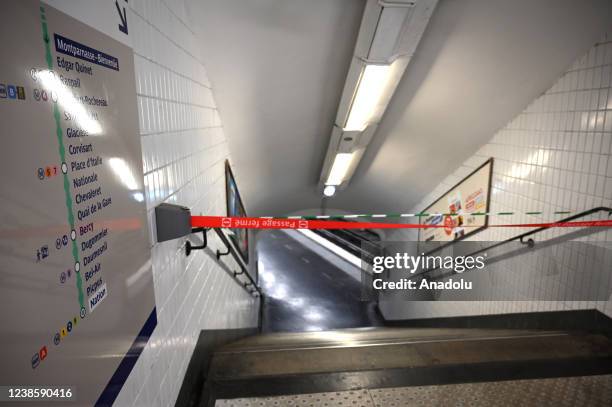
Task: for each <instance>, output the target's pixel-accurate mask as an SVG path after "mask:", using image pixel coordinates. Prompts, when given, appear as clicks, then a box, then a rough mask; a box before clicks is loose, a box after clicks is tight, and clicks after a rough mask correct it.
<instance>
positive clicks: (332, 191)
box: [323, 185, 336, 197]
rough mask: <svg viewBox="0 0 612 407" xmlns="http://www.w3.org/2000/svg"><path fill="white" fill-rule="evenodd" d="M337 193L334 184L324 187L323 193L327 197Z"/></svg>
mask: <svg viewBox="0 0 612 407" xmlns="http://www.w3.org/2000/svg"><path fill="white" fill-rule="evenodd" d="M335 193H336V187H335V186H333V185H327V186H326V187H325V189H323V195H325V196H327V197H330V196H334V194H335Z"/></svg>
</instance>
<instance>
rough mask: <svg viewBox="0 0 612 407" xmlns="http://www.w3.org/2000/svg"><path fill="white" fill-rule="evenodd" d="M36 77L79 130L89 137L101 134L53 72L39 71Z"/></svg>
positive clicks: (94, 122) (99, 128) (82, 107)
mask: <svg viewBox="0 0 612 407" xmlns="http://www.w3.org/2000/svg"><path fill="white" fill-rule="evenodd" d="M36 76H37V77H38V79H40V82H41V83H42V85H43V88H45V89H46V90H48V91H49V92H50V93H51V94H52V95H53V94H55V95H56V96H57V103H59V104H60V105H61V106H62V108H63V109H64V110H65V111H66V112H68V113H69V114H70V115H71V116H72V117H73V118H74V120H75V121H76V122H77V124H78V125H79V127H80V128H81V129H83V130H85V131H86V132H87V133H89V134H91V135H96V134H101V133H102V127H101V126H100V123H98V121H97V120H95V119H93V118H92V117H91V116H90V114H89V112H87V110H86V109H85V107H84V106H83V104H82V103H81V102H80V101H79V100H78V99H77V98H76V97H75V95H73V94H72V92H71V91H70V89H68V88H67V87H66V86H65V85H64V84H63V83H62V82H61V81H60V79H59V78H58V77H57V75H56V74H55V73H54V72H53V71H49V70H41V71H38V72H37V73H36ZM52 97H53V96H52Z"/></svg>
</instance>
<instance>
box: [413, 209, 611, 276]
mask: <svg viewBox="0 0 612 407" xmlns="http://www.w3.org/2000/svg"><path fill="white" fill-rule="evenodd" d="M597 212H608V217H609V216H612V208H610V207H607V206H598V207H595V208H591V209H587V210H585V211H582V212H579V213H576V214H574V215H572V216H568V217H567V218H563V219H560V220H558V221H556V222H553V223H552V224H551V225H548V226H541V227H538V228H536V229H533V230H530V231H527V232H524V233H521V234H519V235H516V236H514V237H511V238H509V239H506V240H502V241H500V242H498V243H495V244H493V245H490V246H487V247H485V248H482V249H479V250H476V251H475V252H472V253H469V254H466V255H465V256H466V257H468V256H475V255H477V254H480V253H482V252H485V251H487V250H491V249H495V248H497V247H500V246H503V245H506V244H508V243H510V242H514V241H516V240H518V241H519V242H521V243H523V244H525V245H527V246H529V247H533V246H534V244H535V242H534V240H533V239H528V240H527V241H525V238H526V237H528V236H531V235H535V234H536V233H540V232H542V231H544V230H547V229H550V228H553V227H555V224H556V223H564V222H571V221H573V220H575V219H579V218H582V217H585V216H589V215H592V214H594V213H597ZM457 242H460V240H457V241H454V242H451V243H449V244H446V245H444V246H441V247H438V248H435V249H433V250H430V251H428V252H427V253H426V254H427V255H429V254H431V253H435V252H437V251H439V250H442V249H446V248H447V247H449V246H451V245H453V244H455V243H457ZM439 269H440V267H436V268H433V269H427V270H425V271H422V272H420V273H415V274H413V275H412V276H410V277H408V278H409V279H413V278H416V277H419V276H423V275H425V274H428V273H431V272H433V271H436V270H439Z"/></svg>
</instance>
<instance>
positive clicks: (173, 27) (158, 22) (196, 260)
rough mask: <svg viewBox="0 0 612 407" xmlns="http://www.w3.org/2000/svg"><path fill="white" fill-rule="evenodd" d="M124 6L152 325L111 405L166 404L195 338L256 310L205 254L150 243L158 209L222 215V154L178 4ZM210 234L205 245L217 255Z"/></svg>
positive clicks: (168, 0) (142, 0)
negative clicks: (147, 233)
mask: <svg viewBox="0 0 612 407" xmlns="http://www.w3.org/2000/svg"><path fill="white" fill-rule="evenodd" d="M129 5H130V7H131V8H132V16H131V21H130V26H129V29H130V34H131V37H132V40H133V47H134V59H135V69H136V82H137V85H136V86H137V93H138V109H139V117H140V133H141V140H142V154H143V167H144V174H145V189H146V197H145V200H146V204H147V210H148V215H149V220H150V221H149V225H150V226H149V227H150V228H151V235H152V242H151V247H152V249H151V250H152V257H153V275H154V284H155V300H156V304H157V316H158V326H157V327H156V329H155V331H154V333H153V337H152V338H151V339H150V340H149V343H148V344H147V346H146V348H145V349H144V351H143V353H142V355H141V356H140V358H139V359H138V362H137V364H136V366H135V367H134V370H133V371H132V373H131V375H130V377H129V379H128V381H127V382H126V384H125V386H124V387H123V389H122V391H121V393H120V395H119V397H118V399H117V401H116V402H115V405H116V406H143V407H144V406H146V407H151V406H153V407H155V406H170V405H174V401H175V400H176V396H177V394H178V391H179V389H180V386H181V383H182V380H183V376H184V373H185V370H186V368H187V364H188V362H189V359H190V357H191V353H192V351H193V348H194V345H195V342H196V340H197V338H198V335H199V332H200V330H201V329H206V328H241V327H249V326H256V325H257V305H258V304H257V302H256V301H255V299H254V298H253V297H250V296H249V295H248V294H247V293H246V292H245V291H244V290H243V289H242V288H241V287H240V286H239V285H238V284H236V283H235V281H233V280H232V279H231V278H230V277H229V275H228V274H227V273H226V272H225V271H224V270H223V269H222V268H220V267H219V266H218V265H217V264H216V263H215V262H214V261H213V260H212V259H211V258H210V257H209V256H208V255H206V254H204V253H202V252H201V251H199V252H195V253H194V254H192V255H191V256H189V257H188V258H187V257H185V255H184V251H183V249H184V244H185V240H184V239H180V240H177V241H170V242H165V243H162V244H156V243H154V241H153V240H154V237H153V236H154V235H155V233H154V229H153V227H154V225H153V218H154V217H153V209H154V207H155V206H156V205H157V204H159V203H161V202H170V203H179V204H181V205H185V206H188V207H190V208H192V213H194V214H200V213H202V214H224V213H225V184H224V160H225V159H226V158H228V156H229V151H228V146H227V141H226V139H225V136H224V133H223V127H222V126H221V120H220V118H219V115H218V112H217V109H216V107H215V101H214V98H213V92H212V89H211V86H210V83H209V81H208V78H207V76H206V70H205V68H204V66H203V65H202V63H201V62H200V61H201V59H200V55H199V53H200V47H199V46H198V45H197V43H196V38H195V36H194V33H193V31H192V28H191V27H190V26H189V22H188V21H189V19H188V18H187V16H186V10H185V5H184V1H183V0H133V1H130V2H129ZM236 175H237V177H239V174H236ZM208 235H209V245H210V246H212V247H213V248H215V247H218V248H221V247H222V246H221V244H220V242H219V241H217V239H216V237H214V236H213V235H214V234H213V233H209V234H208ZM228 257H229V256H228ZM228 257H226V258H228ZM225 261H229V260H225ZM230 266H233V265H231V264H230ZM234 268H235V267H234Z"/></svg>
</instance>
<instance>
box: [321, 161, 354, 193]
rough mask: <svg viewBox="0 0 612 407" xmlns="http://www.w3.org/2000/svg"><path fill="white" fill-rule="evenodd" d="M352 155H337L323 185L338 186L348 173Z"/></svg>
mask: <svg viewBox="0 0 612 407" xmlns="http://www.w3.org/2000/svg"><path fill="white" fill-rule="evenodd" d="M353 156H354V154H353V153H338V154H336V158H334V163H333V164H332V168H331V170H330V171H329V176H328V177H327V181H326V182H325V185H340V184H342V181H344V178H345V177H346V174H347V173H348V170H349V168H350V167H351V163H352V162H353Z"/></svg>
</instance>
